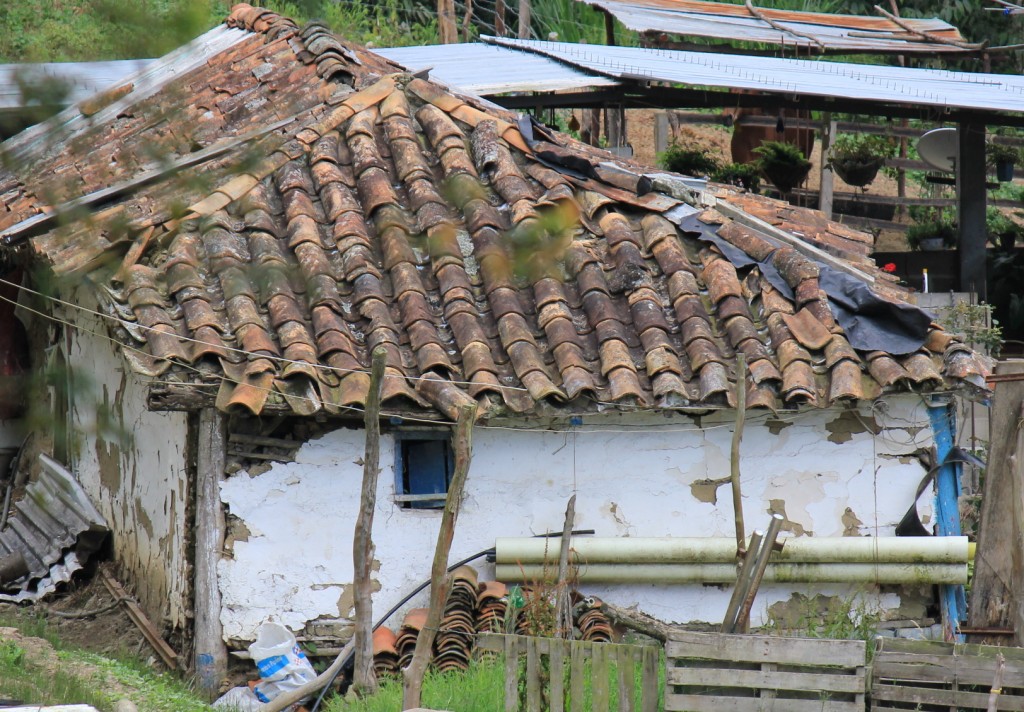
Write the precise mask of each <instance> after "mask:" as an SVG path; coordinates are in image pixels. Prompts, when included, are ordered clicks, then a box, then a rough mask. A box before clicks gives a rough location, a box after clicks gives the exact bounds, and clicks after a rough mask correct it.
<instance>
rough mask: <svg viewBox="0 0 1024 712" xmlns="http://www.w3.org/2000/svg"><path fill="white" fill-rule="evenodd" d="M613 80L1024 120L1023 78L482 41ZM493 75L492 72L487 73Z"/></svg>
mask: <svg viewBox="0 0 1024 712" xmlns="http://www.w3.org/2000/svg"><path fill="white" fill-rule="evenodd" d="M483 39H484V40H485V41H486V42H489V43H494V44H498V45H501V46H505V47H518V48H521V49H523V50H524V51H529V52H535V53H537V54H540V55H543V56H545V57H550V58H551V59H555V60H558V61H560V62H564V63H566V64H568V65H570V66H572V67H575V68H577V69H580V70H582V71H586V72H593V73H595V74H600V75H603V76H605V77H611V78H618V79H623V80H626V79H632V80H636V79H644V80H652V81H660V82H669V83H672V84H679V85H685V86H690V87H693V86H699V87H716V88H721V89H747V90H754V91H763V92H770V93H772V92H773V93H781V94H803V95H808V96H826V97H835V98H840V99H855V100H859V101H866V102H874V103H878V104H904V105H906V104H911V105H915V106H929V107H936V108H942V109H945V108H950V109H973V110H979V111H986V112H997V111H1007V112H1024V76H1020V75H1013V74H980V73H970V72H951V71H946V70H941V69H905V68H903V67H889V66H883V65H875V64H852V63H848V62H829V61H824V60H806V59H779V58H773V57H748V56H744V55H738V54H715V53H706V52H680V51H672V50H659V49H646V48H641V47H606V46H603V45H581V44H568V43H564V42H541V41H538V40H510V39H502V38H495V37H485V38H483ZM492 71H493V70H492Z"/></svg>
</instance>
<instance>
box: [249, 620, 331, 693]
mask: <svg viewBox="0 0 1024 712" xmlns="http://www.w3.org/2000/svg"><path fill="white" fill-rule="evenodd" d="M249 655H251V656H252V659H253V661H255V663H256V667H257V668H259V671H260V678H262V679H261V680H260V681H259V682H258V683H256V687H255V688H254V690H253V692H254V693H255V694H256V697H257V698H258V699H259V700H260V702H270V701H271V700H272V699H274V698H275V697H277V696H278V695H280V694H281V693H283V692H289V691H291V690H294V689H296V688H298V687H301V686H302V685H304V684H306V683H307V682H310V681H311V680H313V679H314V678H316V671H315V670H314V669H313V666H312V665H310V663H309V660H308V659H307V658H306V654H305V653H303V652H302V649H301V648H299V646H298V644H297V643H296V642H295V636H294V635H292V632H291V631H290V630H288V629H287V628H285V627H284V626H283V625H281V624H280V623H264V624H263V625H262V626H260V630H259V633H258V634H257V636H256V642H255V643H253V644H252V645H250V646H249Z"/></svg>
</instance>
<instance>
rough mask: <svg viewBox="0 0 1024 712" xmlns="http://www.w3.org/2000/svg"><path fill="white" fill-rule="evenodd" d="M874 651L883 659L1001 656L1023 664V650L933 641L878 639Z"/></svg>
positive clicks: (992, 657) (1008, 661)
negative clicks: (900, 655) (894, 656)
mask: <svg viewBox="0 0 1024 712" xmlns="http://www.w3.org/2000/svg"><path fill="white" fill-rule="evenodd" d="M876 650H877V651H878V653H879V654H880V655H882V656H884V657H883V659H888V658H889V656H892V655H896V654H900V653H912V654H914V655H931V656H935V657H936V658H938V657H943V658H945V659H946V660H949V659H951V658H952V657H953V656H954V655H956V656H961V657H967V656H969V657H974V658H991V659H995V658H997V657H998V656H1000V655H1002V656H1003V658H1004V659H1005V660H1006V662H1007V664H1009V663H1010V662H1011V661H1020V662H1021V663H1024V648H1004V647H999V646H994V645H975V644H971V643H957V644H954V643H942V642H939V641H934V640H908V639H906V638H879V639H878V643H877V648H876Z"/></svg>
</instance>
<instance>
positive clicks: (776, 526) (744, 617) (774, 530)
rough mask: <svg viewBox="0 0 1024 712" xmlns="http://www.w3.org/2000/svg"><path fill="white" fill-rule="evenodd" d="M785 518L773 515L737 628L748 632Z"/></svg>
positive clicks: (737, 620)
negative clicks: (759, 590)
mask: <svg viewBox="0 0 1024 712" xmlns="http://www.w3.org/2000/svg"><path fill="white" fill-rule="evenodd" d="M785 521H786V520H785V518H784V517H783V516H782V515H779V514H773V515H772V521H771V524H769V525H768V533H767V534H765V537H764V541H762V542H761V548H760V549H759V550H758V552H757V562H756V563H755V565H754V573H753V575H752V576H751V579H750V586H749V587H748V588H747V591H746V594H745V595H744V598H743V605H742V606H740V612H739V615H738V616H737V617H736V628H738V629H739V630H740V631H742V632H744V633H745V632H746V631H747V629H748V628H749V626H750V609H751V608H752V607H753V605H754V598H755V597H756V596H757V589H758V588H759V587H760V586H761V579H763V578H764V572H765V569H767V568H768V559H769V558H771V555H772V550H773V549H774V548H775V540H776V539H778V537H779V532H780V531H782V523H783V522H785Z"/></svg>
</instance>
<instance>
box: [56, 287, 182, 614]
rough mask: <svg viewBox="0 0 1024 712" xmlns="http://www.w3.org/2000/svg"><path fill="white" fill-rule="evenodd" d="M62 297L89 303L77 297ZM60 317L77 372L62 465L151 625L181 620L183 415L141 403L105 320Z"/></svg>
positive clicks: (135, 379)
mask: <svg viewBox="0 0 1024 712" xmlns="http://www.w3.org/2000/svg"><path fill="white" fill-rule="evenodd" d="M71 301H75V302H76V303H81V304H84V305H89V304H90V302H89V301H88V299H86V300H83V299H82V298H81V295H80V296H79V297H73V298H72V299H71ZM61 316H62V318H65V319H66V320H67V321H69V322H71V323H72V324H73V325H75V326H76V327H79V328H75V329H72V330H70V331H69V334H70V340H71V347H70V350H69V351H70V352H69V354H68V363H71V364H74V365H75V367H76V368H77V369H78V371H79V372H81V373H82V374H83V375H84V376H85V377H84V378H80V379H78V380H77V381H76V389H77V390H76V394H75V395H76V398H75V399H74V402H73V409H72V412H71V414H70V417H71V419H72V427H74V429H75V431H76V432H77V433H78V434H79V437H78V442H77V447H76V448H75V450H74V452H73V453H72V456H71V462H70V463H67V464H68V465H69V469H70V470H71V471H72V472H73V473H74V474H75V476H76V477H77V478H78V480H79V482H81V484H82V486H83V488H84V489H85V491H86V492H87V493H88V495H89V497H90V499H92V501H93V503H94V504H96V506H97V508H98V509H99V510H100V512H101V513H102V514H103V515H104V517H106V519H107V521H108V523H109V524H110V526H111V531H112V542H113V553H114V559H115V563H116V565H117V573H118V575H119V576H120V577H122V578H123V579H124V580H125V581H126V582H127V581H130V582H131V584H132V588H133V590H134V593H135V595H136V597H137V598H138V600H139V603H140V605H141V606H142V608H143V609H144V610H145V611H146V614H147V615H148V616H149V617H150V618H152V619H153V621H154V622H156V623H157V624H158V625H160V626H163V625H168V626H170V627H172V628H183V627H186V626H188V625H190V615H189V612H188V610H189V603H188V601H187V600H186V597H187V594H188V591H189V589H190V584H189V572H190V566H189V561H188V546H187V543H188V542H187V536H188V526H187V523H186V521H185V510H186V509H187V507H185V506H182V503H183V502H184V501H185V496H186V494H185V493H186V492H187V491H188V483H187V478H186V469H185V468H186V462H185V441H186V438H187V419H186V416H185V414H183V413H153V412H150V411H149V410H148V409H147V408H146V384H145V383H144V382H143V380H142V379H141V378H140V377H139V376H137V375H136V374H135V373H133V372H132V371H131V370H130V369H129V367H128V365H127V364H126V363H125V362H124V360H123V358H122V356H121V354H120V352H119V348H118V347H117V346H116V345H115V344H113V343H112V342H111V341H110V340H109V339H106V338H103V337H102V336H99V335H100V334H104V333H106V329H107V325H106V324H104V323H101V322H100V321H99V319H97V318H96V317H93V316H91V315H89V314H86V313H84V312H81V311H79V310H71V311H69V312H68V313H66V314H63V315H61ZM86 365H87V366H86ZM86 368H87V370H86ZM111 393H113V394H114V395H113V397H111V396H110V394H111ZM96 406H101V407H104V408H105V409H106V411H107V412H108V413H109V416H110V421H111V422H110V426H111V428H100V427H98V426H100V425H102V423H100V422H98V419H97V412H96ZM111 429H113V430H114V431H115V432H110V430H111Z"/></svg>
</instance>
